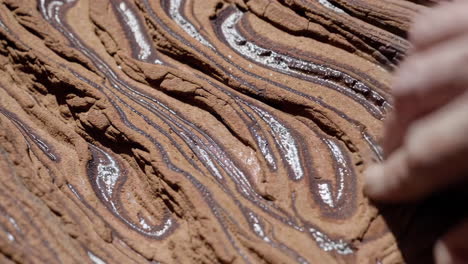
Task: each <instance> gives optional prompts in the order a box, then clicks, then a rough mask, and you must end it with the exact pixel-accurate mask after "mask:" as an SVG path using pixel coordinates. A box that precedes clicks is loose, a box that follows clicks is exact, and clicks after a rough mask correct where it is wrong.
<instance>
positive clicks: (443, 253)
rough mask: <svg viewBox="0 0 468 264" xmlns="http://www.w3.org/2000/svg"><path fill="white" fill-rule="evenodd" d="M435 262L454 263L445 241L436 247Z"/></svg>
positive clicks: (439, 242) (438, 263) (440, 263)
mask: <svg viewBox="0 0 468 264" xmlns="http://www.w3.org/2000/svg"><path fill="white" fill-rule="evenodd" d="M434 261H435V263H436V264H442V263H444V264H445V263H447V264H448V263H453V261H452V256H451V255H450V251H449V250H448V248H447V246H446V245H445V243H444V242H443V241H438V242H437V243H436V244H435V246H434Z"/></svg>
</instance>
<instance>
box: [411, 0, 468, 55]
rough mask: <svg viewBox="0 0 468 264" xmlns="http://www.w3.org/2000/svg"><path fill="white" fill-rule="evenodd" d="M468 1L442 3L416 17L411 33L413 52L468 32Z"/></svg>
mask: <svg viewBox="0 0 468 264" xmlns="http://www.w3.org/2000/svg"><path fill="white" fill-rule="evenodd" d="M466 10H468V1H455V2H450V3H442V4H440V5H439V6H437V7H435V8H431V9H427V10H426V11H425V12H423V13H422V14H421V15H419V16H418V17H416V19H415V20H414V21H413V25H412V27H411V29H410V32H409V40H410V42H411V43H412V44H413V50H412V52H419V51H422V50H424V49H427V48H429V47H431V46H435V45H438V44H439V43H440V42H444V41H450V40H451V39H453V38H456V37H457V36H460V35H462V34H464V33H466V32H467V31H468V16H467V15H466Z"/></svg>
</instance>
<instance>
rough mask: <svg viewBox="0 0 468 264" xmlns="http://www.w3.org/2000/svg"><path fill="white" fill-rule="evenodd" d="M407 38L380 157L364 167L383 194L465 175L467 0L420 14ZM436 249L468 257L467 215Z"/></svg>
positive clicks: (426, 189) (397, 197)
mask: <svg viewBox="0 0 468 264" xmlns="http://www.w3.org/2000/svg"><path fill="white" fill-rule="evenodd" d="M410 41H411V43H412V44H413V48H412V50H411V51H410V53H409V55H408V57H407V59H406V60H405V62H403V63H402V64H401V66H400V68H399V70H398V71H397V72H396V73H395V79H394V84H393V91H392V92H393V95H394V112H393V113H392V114H391V116H389V117H388V119H387V120H386V126H385V135H384V142H383V147H384V152H385V161H384V162H383V163H382V164H379V165H374V166H372V167H370V168H369V169H368V170H367V171H366V174H365V175H366V193H367V194H368V195H369V196H370V197H372V198H374V199H377V200H381V201H388V202H400V201H415V200H419V199H422V198H424V197H426V196H427V195H429V194H431V193H432V192H435V191H438V190H441V189H443V188H446V187H448V186H450V185H453V184H456V183H461V182H462V181H468V1H467V0H458V1H453V2H449V3H444V4H441V5H439V6H437V7H435V8H433V9H430V10H428V11H427V12H425V13H424V14H421V15H420V16H419V17H418V18H417V19H415V21H414V25H413V27H412V29H411V30H410ZM467 191H468V190H467ZM434 253H435V259H436V261H437V263H438V264H442V263H444V264H446V263H468V220H466V221H465V222H464V223H462V224H461V225H460V226H459V227H457V228H455V229H453V231H451V232H449V233H448V234H446V235H445V236H444V237H443V238H441V239H440V241H439V242H438V243H437V245H436V248H435V252H434Z"/></svg>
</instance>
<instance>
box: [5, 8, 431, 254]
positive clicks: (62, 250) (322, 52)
mask: <svg viewBox="0 0 468 264" xmlns="http://www.w3.org/2000/svg"><path fill="white" fill-rule="evenodd" d="M423 8H425V7H424V6H422V5H420V4H416V3H414V2H410V1H404V0H386V1H373V0H353V1H344V0H329V1H327V0H279V1H273V0H134V1H130V0H99V1H90V0H38V1H33V0H1V1H0V35H1V40H0V43H1V45H0V177H1V182H2V184H1V185H0V195H1V199H0V252H1V254H0V262H1V263H147V262H151V263H294V262H298V263H399V262H401V261H402V255H401V252H400V251H399V249H398V246H397V243H396V242H395V236H394V235H393V234H392V233H391V232H389V230H388V228H387V227H386V225H385V222H384V221H383V218H382V217H381V216H380V214H379V211H378V210H377V209H376V208H375V207H374V206H373V205H371V203H370V202H369V200H368V199H367V198H366V197H365V196H364V194H363V192H362V189H363V182H362V175H361V173H362V171H363V169H364V168H365V167H366V166H367V165H368V164H369V162H370V161H372V160H378V159H380V158H381V153H380V148H379V146H378V144H377V143H376V142H377V141H378V138H379V136H380V131H381V127H382V119H383V118H384V117H385V115H386V113H388V112H389V110H390V109H391V101H390V95H389V80H390V72H391V70H392V69H393V68H394V67H395V66H396V64H397V63H398V62H399V61H400V60H401V59H402V57H403V55H404V53H405V51H406V50H407V49H408V47H409V45H408V43H407V41H406V40H405V36H406V32H407V29H408V26H409V21H410V19H411V18H412V17H413V16H414V15H415V14H416V13H417V12H419V11H421V10H422V9H423Z"/></svg>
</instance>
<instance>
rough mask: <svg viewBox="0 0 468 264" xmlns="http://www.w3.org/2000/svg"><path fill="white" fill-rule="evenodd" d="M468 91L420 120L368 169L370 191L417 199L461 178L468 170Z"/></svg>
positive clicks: (392, 198)
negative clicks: (395, 146) (382, 159)
mask: <svg viewBox="0 0 468 264" xmlns="http://www.w3.org/2000/svg"><path fill="white" fill-rule="evenodd" d="M467 113H468V94H464V95H463V96H461V97H460V98H458V99H456V100H454V101H453V102H452V103H450V104H448V105H446V106H445V107H443V108H441V109H440V110H438V111H437V112H434V113H432V114H430V115H428V116H427V117H424V118H423V119H420V120H419V121H417V122H416V123H415V124H414V125H412V126H411V128H410V129H409V130H408V134H407V136H406V137H405V140H404V142H405V143H404V144H403V145H402V146H401V147H400V148H398V150H396V151H395V152H394V153H392V154H391V155H390V156H389V157H388V159H387V160H386V161H384V162H383V163H382V164H380V165H375V166H373V167H371V168H369V169H368V170H367V171H366V173H365V177H366V194H367V195H369V196H370V197H372V198H374V199H377V200H383V201H393V202H397V201H414V200H418V199H422V198H424V197H425V196H427V195H428V194H429V193H432V192H434V191H436V190H440V189H443V188H445V187H447V186H448V185H450V184H453V183H456V182H457V181H461V180H462V179H463V177H462V176H464V174H463V172H467V171H468V162H467V161H466V157H467V155H468V137H467V136H466V131H468V118H466V116H467Z"/></svg>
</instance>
